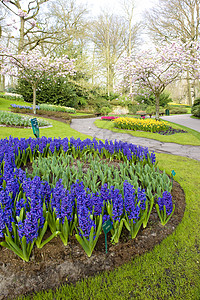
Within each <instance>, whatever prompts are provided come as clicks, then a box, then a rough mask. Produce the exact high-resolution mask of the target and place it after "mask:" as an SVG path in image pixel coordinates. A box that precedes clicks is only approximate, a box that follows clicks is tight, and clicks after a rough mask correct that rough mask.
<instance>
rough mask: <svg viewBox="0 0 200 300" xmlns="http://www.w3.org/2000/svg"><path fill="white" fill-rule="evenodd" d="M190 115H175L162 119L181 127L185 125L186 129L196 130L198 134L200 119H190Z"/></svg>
mask: <svg viewBox="0 0 200 300" xmlns="http://www.w3.org/2000/svg"><path fill="white" fill-rule="evenodd" d="M190 116H191V115H190V114H187V115H173V116H164V117H161V119H163V120H166V121H170V122H173V123H176V124H179V125H183V126H186V127H189V128H191V129H194V130H196V131H198V132H200V119H193V118H190Z"/></svg>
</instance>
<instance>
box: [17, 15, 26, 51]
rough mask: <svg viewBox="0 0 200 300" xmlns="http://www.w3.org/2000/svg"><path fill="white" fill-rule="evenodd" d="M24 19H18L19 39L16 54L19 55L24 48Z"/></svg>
mask: <svg viewBox="0 0 200 300" xmlns="http://www.w3.org/2000/svg"><path fill="white" fill-rule="evenodd" d="M24 23H25V21H24V18H23V17H20V37H19V45H18V54H20V53H21V52H22V50H23V48H24Z"/></svg>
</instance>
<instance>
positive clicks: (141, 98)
mask: <svg viewBox="0 0 200 300" xmlns="http://www.w3.org/2000/svg"><path fill="white" fill-rule="evenodd" d="M134 100H135V101H136V102H137V103H140V104H142V103H143V104H146V105H150V106H153V105H155V103H156V100H155V96H154V95H153V94H151V95H149V96H148V95H137V96H136V97H134ZM169 102H172V98H171V97H170V94H169V93H168V92H164V93H162V94H161V95H160V97H159V105H160V106H162V107H165V106H166V105H167V104H168V103H169Z"/></svg>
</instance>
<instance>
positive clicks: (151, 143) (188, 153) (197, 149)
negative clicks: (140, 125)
mask: <svg viewBox="0 0 200 300" xmlns="http://www.w3.org/2000/svg"><path fill="white" fill-rule="evenodd" d="M97 119H98V118H88V119H73V120H72V123H71V128H73V129H75V130H77V131H78V132H81V133H83V134H87V135H90V136H92V137H95V138H99V139H103V140H106V139H107V140H112V141H114V140H118V141H119V140H121V141H123V142H128V143H132V144H135V145H140V146H143V147H148V148H149V150H151V151H155V152H160V153H166V154H173V155H180V156H185V157H188V158H192V159H195V160H199V161H200V146H190V145H180V144H175V143H163V142H160V141H156V140H152V139H147V138H142V137H134V136H132V135H130V134H127V133H118V132H113V131H111V130H108V129H102V128H97V127H96V126H95V125H94V121H95V120H97ZM197 121H199V120H197ZM186 126H187V125H186ZM187 127H189V126H187Z"/></svg>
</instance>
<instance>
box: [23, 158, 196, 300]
mask: <svg viewBox="0 0 200 300" xmlns="http://www.w3.org/2000/svg"><path fill="white" fill-rule="evenodd" d="M157 159H158V162H159V163H158V165H159V167H160V169H165V170H166V171H167V173H168V174H170V173H171V170H172V169H174V170H175V171H176V176H175V180H176V181H178V182H179V183H180V184H181V186H182V188H183V189H184V192H185V195H186V210H185V214H184V217H183V220H182V222H181V223H180V224H179V225H178V227H177V228H176V230H175V231H174V233H173V234H172V235H170V236H168V237H167V238H166V239H165V240H164V241H163V242H162V243H161V244H160V245H157V246H156V247H155V248H154V249H153V251H151V252H148V253H146V254H144V255H142V256H140V257H136V258H134V260H133V261H131V262H130V263H128V264H125V265H123V266H122V267H120V268H117V269H116V270H114V271H112V272H104V273H102V274H100V275H97V276H95V277H91V278H89V279H86V280H83V281H81V282H78V283H77V284H76V285H75V286H73V285H66V286H62V287H60V288H59V289H58V290H57V291H55V292H54V291H45V292H40V293H38V294H35V295H33V296H31V297H23V299H34V300H39V299H48V300H49V299H52V300H53V299H56V300H58V299H77V300H79V299H95V300H96V299H97V300H98V299H101V300H102V299H120V300H121V299H137V300H139V299H141V300H146V299H152V300H155V299H160V300H165V299H166V300H168V299H170V300H172V299H177V300H179V299H182V300H196V299H199V292H200V290H199V287H200V276H199V274H200V226H199V225H200V224H199V214H200V206H199V191H200V172H197V170H200V162H198V161H194V160H191V159H187V158H183V157H179V156H172V155H166V154H157ZM166 226H167V225H166ZM18 299H21V298H18Z"/></svg>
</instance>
